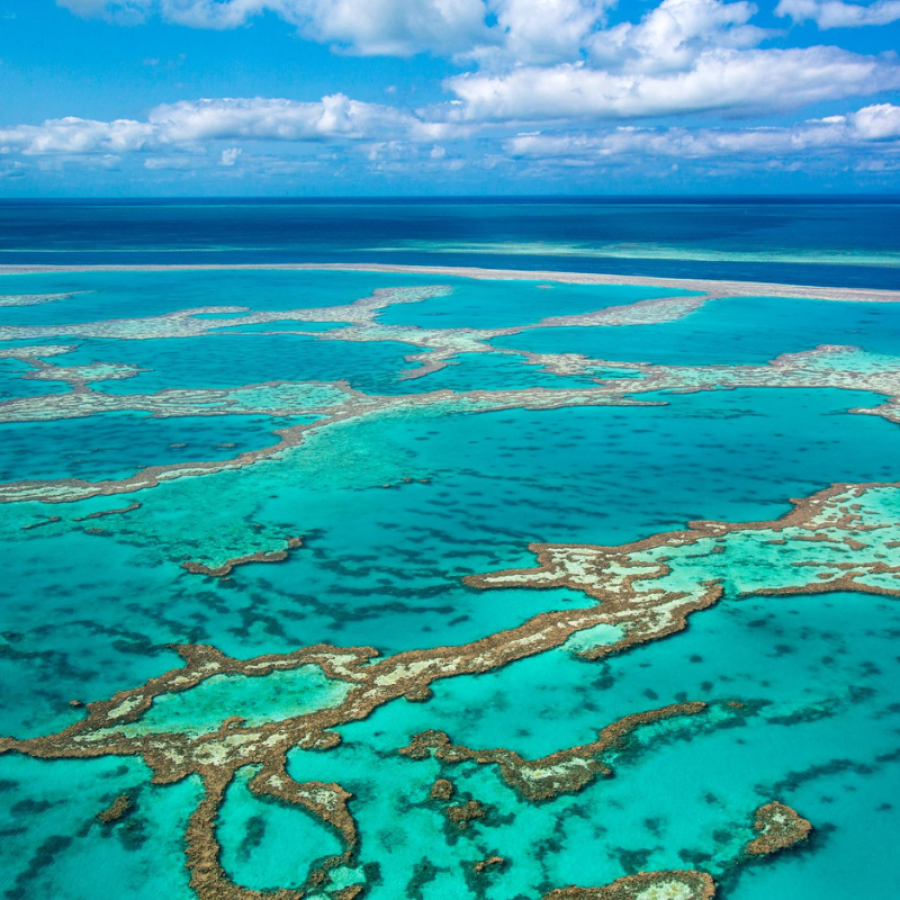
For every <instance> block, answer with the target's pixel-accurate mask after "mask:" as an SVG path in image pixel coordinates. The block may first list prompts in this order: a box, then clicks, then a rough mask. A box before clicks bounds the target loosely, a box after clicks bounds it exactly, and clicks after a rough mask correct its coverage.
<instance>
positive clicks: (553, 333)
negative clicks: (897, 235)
mask: <svg viewBox="0 0 900 900" xmlns="http://www.w3.org/2000/svg"><path fill="white" fill-rule="evenodd" d="M491 343H492V344H493V345H495V346H497V347H509V348H515V349H516V350H528V351H531V352H533V353H583V354H584V355H586V356H590V357H592V358H594V359H612V360H631V361H642V362H649V363H659V364H665V365H748V364H756V363H765V362H768V361H769V360H770V359H774V358H775V357H776V356H778V355H779V354H781V353H796V352H798V351H802V350H811V349H813V348H814V347H816V346H818V345H819V344H834V343H841V344H847V345H851V346H858V347H863V348H864V349H866V350H872V351H874V352H878V353H888V354H892V353H896V352H897V347H898V345H900V309H898V308H897V307H896V305H894V304H887V303H884V304H877V303H842V302H837V301H830V302H828V303H823V302H820V301H816V300H788V301H786V300H784V299H783V298H780V297H730V298H726V299H723V300H715V301H712V302H709V303H707V304H705V305H704V306H703V307H702V308H701V309H699V310H698V311H697V312H694V313H692V314H691V315H690V316H688V317H687V318H684V319H680V320H677V321H674V322H666V323H664V324H661V325H642V326H630V327H624V328H539V329H535V330H533V331H528V332H525V333H524V334H516V335H508V336H504V337H499V338H495V339H494V340H492V341H491Z"/></svg>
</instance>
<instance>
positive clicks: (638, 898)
mask: <svg viewBox="0 0 900 900" xmlns="http://www.w3.org/2000/svg"><path fill="white" fill-rule="evenodd" d="M247 263H252V264H258V265H266V264H269V265H272V266H275V265H278V264H285V263H305V264H313V267H312V268H310V269H305V270H283V269H281V270H279V269H277V268H270V269H266V268H260V269H252V270H248V269H243V270H229V269H228V268H216V267H222V266H226V267H227V266H228V265H230V264H247ZM326 263H327V264H329V266H336V268H330V269H328V270H323V269H316V268H314V266H315V264H326ZM359 264H362V265H365V264H390V265H394V266H400V267H429V266H432V267H478V268H485V269H507V270H510V269H511V270H518V271H519V272H520V275H519V277H516V278H504V279H492V278H491V277H489V276H486V277H478V278H475V277H470V275H471V273H466V272H465V271H459V272H454V273H452V274H447V273H444V272H440V273H437V272H428V271H422V270H414V269H409V270H406V271H399V272H397V273H388V272H384V271H364V270H360V269H353V270H349V269H341V268H340V267H341V266H342V265H348V266H349V265H359ZM185 265H190V266H198V267H201V268H195V269H191V270H179V269H174V268H166V267H167V266H185ZM83 266H93V267H96V268H95V269H93V270H74V269H73V268H72V267H83ZM149 266H152V267H154V268H153V269H147V268H141V267H149ZM3 267H23V268H19V269H15V270H14V269H4V268H3ZM46 267H53V268H50V269H47V268H46ZM120 267H130V268H125V269H122V268H120ZM202 267H209V268H202ZM547 272H567V273H581V274H584V275H590V274H595V273H607V274H611V275H629V276H637V282H635V283H628V284H616V283H612V282H610V283H589V279H584V280H582V281H581V282H579V281H578V280H577V279H576V280H575V281H574V282H573V281H563V280H556V279H554V278H553V277H552V276H549V277H548V276H546V275H545V274H541V275H539V274H538V273H547ZM642 276H644V277H647V278H653V279H660V278H675V279H686V280H687V281H686V283H684V284H679V285H675V286H671V287H669V286H665V285H664V286H660V285H659V284H654V285H644V284H641V283H640V277H642ZM692 280H704V281H708V280H713V281H716V280H727V281H753V282H760V283H762V284H763V285H769V286H770V287H771V292H770V293H766V292H765V290H764V287H761V288H758V289H754V290H753V291H750V290H740V289H738V290H729V291H717V290H716V289H715V288H714V287H710V286H707V285H696V284H692V283H691V281H692ZM779 285H790V286H808V285H815V286H818V287H819V288H821V290H820V291H818V292H816V291H813V292H811V295H810V293H809V292H803V291H798V293H799V294H802V295H803V296H798V297H796V298H795V297H792V296H790V293H791V290H790V289H788V290H784V289H783V288H781V287H779ZM839 289H843V290H839ZM866 291H876V292H881V293H865V292H866ZM898 460H900V200H896V199H890V198H886V199H878V198H867V199H865V200H858V199H856V200H854V199H846V198H831V199H826V198H796V199H790V200H787V199H778V200H767V199H759V198H757V199H750V198H727V199H722V200H708V199H703V200H701V199H685V200H677V199H672V200H666V201H651V200H646V199H640V200H637V199H635V200H592V199H584V200H564V199H545V200H527V199H522V200H503V201H489V200H467V199H453V200H415V201H413V200H409V201H400V200H398V201H383V200H360V201H356V200H339V201H337V200H331V201H324V200H323V201H310V202H294V201H260V200H240V201H224V200H223V201H196V202H195V201H131V200H129V201H125V200H121V201H99V200H98V201H65V202H57V201H27V202H26V201H4V202H0V571H2V573H3V578H2V579H0V686H2V689H0V898H2V900H37V898H40V900H43V898H50V897H52V898H54V900H120V898H125V897H127V898H129V900H191V898H200V900H219V898H221V900H261V898H264V897H267V896H271V897H273V898H277V900H295V898H296V900H299V898H300V897H307V898H311V900H324V898H332V900H352V898H355V897H360V898H362V897H365V898H372V900H405V898H410V900H453V898H460V900H466V898H476V900H537V898H544V897H547V898H550V900H582V898H583V900H587V898H595V900H708V898H710V897H712V896H716V897H718V898H723V900H777V898H802V900H806V898H809V900H846V898H867V897H876V896H885V897H892V896H895V895H897V894H898V893H900V866H898V865H897V850H896V848H897V846H898V845H900V652H898V650H897V636H898V635H900V463H898ZM773 804H774V806H773ZM570 886H576V887H578V888H581V889H584V890H583V891H582V892H578V891H577V890H576V891H569V892H566V891H565V890H563V889H566V888H569V887H570ZM713 892H715V893H713Z"/></svg>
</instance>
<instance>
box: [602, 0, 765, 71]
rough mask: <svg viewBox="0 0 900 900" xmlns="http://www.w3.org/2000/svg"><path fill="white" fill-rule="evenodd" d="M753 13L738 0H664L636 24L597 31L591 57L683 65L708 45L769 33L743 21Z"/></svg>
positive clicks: (637, 64)
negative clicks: (728, 0) (735, 0)
mask: <svg viewBox="0 0 900 900" xmlns="http://www.w3.org/2000/svg"><path fill="white" fill-rule="evenodd" d="M756 11H757V9H756V7H755V6H754V5H753V4H752V3H747V2H743V0H741V2H737V3H721V2H719V0H663V2H662V3H661V4H660V5H659V6H658V7H657V8H656V9H654V10H651V11H650V12H649V13H648V14H647V15H646V16H645V17H644V18H643V19H642V20H641V21H640V22H638V23H637V24H634V23H631V22H623V23H621V24H620V25H617V26H616V27H615V28H610V29H609V30H607V31H603V32H601V33H599V34H596V35H595V36H594V37H593V40H592V41H591V47H590V49H591V56H592V58H593V59H594V61H595V62H604V63H606V64H613V65H616V66H619V67H624V68H637V69H640V70H641V71H664V70H667V69H671V70H676V69H684V68H687V67H689V66H690V65H691V64H692V63H693V62H694V60H695V59H697V57H698V56H699V55H700V54H701V53H703V52H704V51H706V50H708V49H710V48H714V47H726V48H733V49H734V48H746V47H755V46H756V45H757V44H759V43H760V42H761V41H762V40H763V39H764V38H765V37H766V36H767V34H768V32H766V31H765V30H764V29H762V28H758V27H757V26H755V25H750V24H748V23H749V21H750V19H751V18H752V17H753V16H754V15H755V14H756Z"/></svg>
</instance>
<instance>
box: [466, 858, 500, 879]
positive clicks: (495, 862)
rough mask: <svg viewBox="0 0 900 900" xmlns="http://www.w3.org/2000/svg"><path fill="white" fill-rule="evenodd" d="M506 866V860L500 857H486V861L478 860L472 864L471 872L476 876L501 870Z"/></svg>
mask: <svg viewBox="0 0 900 900" xmlns="http://www.w3.org/2000/svg"><path fill="white" fill-rule="evenodd" d="M505 864H506V860H505V859H504V858H503V857H502V856H488V857H487V858H486V859H480V860H478V862H476V863H473V864H472V871H473V872H476V873H477V874H479V875H480V874H481V873H482V872H487V871H489V870H491V869H499V868H502V867H503V866H504V865H505Z"/></svg>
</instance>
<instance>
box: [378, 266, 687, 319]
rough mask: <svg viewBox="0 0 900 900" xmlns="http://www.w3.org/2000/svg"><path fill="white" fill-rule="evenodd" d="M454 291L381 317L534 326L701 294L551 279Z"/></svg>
mask: <svg viewBox="0 0 900 900" xmlns="http://www.w3.org/2000/svg"><path fill="white" fill-rule="evenodd" d="M441 281H442V282H446V283H447V284H450V285H452V286H453V288H454V293H453V294H452V295H450V296H447V297H432V298H430V299H428V300H425V301H423V302H422V303H415V304H412V305H409V306H407V305H405V304H404V305H401V306H393V307H388V309H386V310H385V311H384V312H382V313H381V315H380V316H379V321H380V322H382V323H383V324H385V325H415V326H418V327H419V328H508V327H510V326H515V325H533V324H535V323H537V322H539V321H540V320H541V319H544V318H547V317H548V316H577V315H583V314H584V313H590V312H596V311H597V310H600V309H605V308H607V307H609V306H624V305H626V304H629V303H636V302H638V301H639V300H652V299H654V298H657V297H690V296H698V295H696V294H692V293H691V292H690V291H681V290H675V289H673V288H649V287H631V286H620V285H615V286H603V287H597V286H593V285H584V284H560V283H552V282H547V281H515V282H513V283H512V284H510V283H508V282H503V281H475V280H469V279H461V278H452V279H447V278H443V277H442V278H441Z"/></svg>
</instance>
